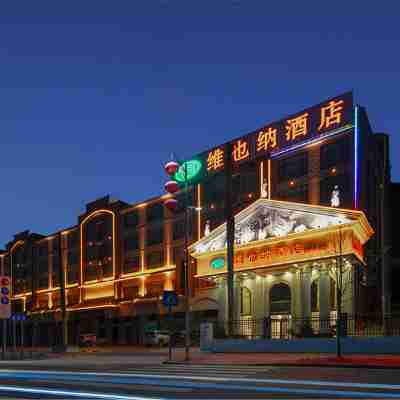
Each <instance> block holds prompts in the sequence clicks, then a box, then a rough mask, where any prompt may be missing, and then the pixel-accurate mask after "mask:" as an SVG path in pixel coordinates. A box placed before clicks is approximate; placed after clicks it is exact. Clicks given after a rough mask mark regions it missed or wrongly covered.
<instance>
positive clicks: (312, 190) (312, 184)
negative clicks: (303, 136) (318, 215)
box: [308, 146, 321, 204]
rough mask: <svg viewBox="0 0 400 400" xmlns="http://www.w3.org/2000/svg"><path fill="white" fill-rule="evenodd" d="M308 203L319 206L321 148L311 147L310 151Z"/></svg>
mask: <svg viewBox="0 0 400 400" xmlns="http://www.w3.org/2000/svg"><path fill="white" fill-rule="evenodd" d="M308 176H309V180H308V201H309V203H310V204H319V197H320V188H319V184H320V179H321V177H320V147H319V146H315V147H311V148H310V150H309V151H308Z"/></svg>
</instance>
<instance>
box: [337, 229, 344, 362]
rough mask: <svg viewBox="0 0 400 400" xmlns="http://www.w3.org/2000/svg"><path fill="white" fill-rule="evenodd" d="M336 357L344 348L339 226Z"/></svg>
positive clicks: (340, 235)
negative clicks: (342, 343) (341, 336)
mask: <svg viewBox="0 0 400 400" xmlns="http://www.w3.org/2000/svg"><path fill="white" fill-rule="evenodd" d="M336 264H337V265H336V271H338V273H337V274H336V302H337V315H336V357H338V358H339V357H342V347H341V342H340V335H341V330H342V329H341V328H342V295H343V293H342V290H343V270H342V230H341V228H340V226H339V257H338V260H337V263H336Z"/></svg>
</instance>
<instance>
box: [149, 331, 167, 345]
mask: <svg viewBox="0 0 400 400" xmlns="http://www.w3.org/2000/svg"><path fill="white" fill-rule="evenodd" d="M168 343H169V332H167V331H151V332H146V334H145V337H144V344H145V345H146V346H167V345H168Z"/></svg>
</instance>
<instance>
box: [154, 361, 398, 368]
mask: <svg viewBox="0 0 400 400" xmlns="http://www.w3.org/2000/svg"><path fill="white" fill-rule="evenodd" d="M162 364H164V365H168V364H169V365H189V366H190V365H196V366H200V365H204V366H212V367H221V366H227V365H230V364H222V363H221V364H218V363H196V362H185V361H163V362H162ZM235 365H236V366H243V367H303V368H304V367H322V368H363V369H400V365H391V366H388V365H365V364H318V363H315V364H311V363H275V364H271V363H270V364H268V363H251V364H245V363H235Z"/></svg>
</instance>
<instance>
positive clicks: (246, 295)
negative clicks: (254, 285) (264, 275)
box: [240, 287, 252, 315]
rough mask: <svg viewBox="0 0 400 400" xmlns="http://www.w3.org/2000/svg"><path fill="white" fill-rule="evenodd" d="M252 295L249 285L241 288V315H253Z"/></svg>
mask: <svg viewBox="0 0 400 400" xmlns="http://www.w3.org/2000/svg"><path fill="white" fill-rule="evenodd" d="M251 308H252V296H251V290H250V289H249V288H247V287H242V288H240V315H251V314H252V312H251Z"/></svg>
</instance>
